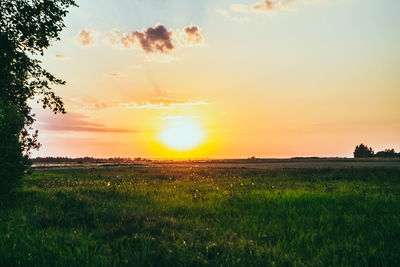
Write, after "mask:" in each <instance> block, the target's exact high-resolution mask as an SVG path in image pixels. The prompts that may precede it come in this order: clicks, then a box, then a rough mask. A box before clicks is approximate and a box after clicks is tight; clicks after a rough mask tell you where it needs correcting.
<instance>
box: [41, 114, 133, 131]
mask: <svg viewBox="0 0 400 267" xmlns="http://www.w3.org/2000/svg"><path fill="white" fill-rule="evenodd" d="M88 119H89V117H88V116H86V115H82V114H78V113H67V114H63V115H57V116H55V115H53V114H43V116H40V120H39V121H38V122H39V127H38V128H39V129H41V130H47V131H59V132H103V133H135V132H137V131H134V130H127V129H117V128H109V127H107V126H105V125H104V124H101V123H97V122H91V121H88Z"/></svg>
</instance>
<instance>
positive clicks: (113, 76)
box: [105, 71, 125, 78]
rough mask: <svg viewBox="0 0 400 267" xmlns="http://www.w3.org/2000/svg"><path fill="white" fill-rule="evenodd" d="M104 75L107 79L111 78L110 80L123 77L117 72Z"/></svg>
mask: <svg viewBox="0 0 400 267" xmlns="http://www.w3.org/2000/svg"><path fill="white" fill-rule="evenodd" d="M105 75H106V76H108V77H112V78H116V77H123V76H125V75H123V74H121V73H120V72H117V71H112V72H109V73H106V74H105Z"/></svg>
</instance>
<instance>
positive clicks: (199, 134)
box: [159, 118, 204, 151]
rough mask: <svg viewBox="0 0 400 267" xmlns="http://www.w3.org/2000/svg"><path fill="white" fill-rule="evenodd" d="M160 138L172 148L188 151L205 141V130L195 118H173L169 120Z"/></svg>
mask: <svg viewBox="0 0 400 267" xmlns="http://www.w3.org/2000/svg"><path fill="white" fill-rule="evenodd" d="M159 139H160V140H161V142H163V143H164V144H165V145H167V146H168V147H169V148H171V149H174V150H177V151H187V150H190V149H193V148H195V147H197V146H198V145H200V144H201V143H202V142H203V140H204V131H203V130H202V129H201V127H200V125H199V124H198V122H196V121H195V120H189V119H184V118H183V119H173V120H169V121H168V124H167V125H166V127H165V129H164V130H163V131H162V132H161V133H160V136H159Z"/></svg>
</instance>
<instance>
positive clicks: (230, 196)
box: [0, 164, 400, 266]
mask: <svg viewBox="0 0 400 267" xmlns="http://www.w3.org/2000/svg"><path fill="white" fill-rule="evenodd" d="M399 252H400V169H399V168H389V167H374V168H365V167H362V168H361V167H360V168H302V169H299V168H291V169H288V168H286V169H285V168H270V169H255V168H244V167H235V166H234V165H232V166H230V167H227V168H222V167H210V166H202V167H193V166H190V165H184V164H181V165H180V166H169V165H165V166H163V167H107V168H65V169H42V170H40V169H39V170H36V171H34V172H33V173H32V174H30V175H29V176H28V177H26V178H25V179H24V181H23V187H22V189H21V190H20V191H18V192H17V193H15V194H14V195H13V196H11V197H8V198H7V199H3V200H1V202H0V265H1V266H15V265H23V266H26V265H36V266H117V265H118V266H120V265H141V266H156V265H157V266H203V265H211V266H221V265H222V266H246V265H247V266H266V265H272V266H274V265H276V266H295V265H296V266H310V265H312V266H399V264H400V253H399Z"/></svg>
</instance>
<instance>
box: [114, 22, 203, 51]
mask: <svg viewBox="0 0 400 267" xmlns="http://www.w3.org/2000/svg"><path fill="white" fill-rule="evenodd" d="M203 39H204V38H203V36H202V35H201V33H200V28H199V27H198V26H196V25H192V26H187V27H185V28H183V30H172V29H170V30H167V29H166V28H165V27H164V25H161V24H156V25H155V26H154V27H149V28H147V29H143V30H141V31H133V32H131V33H122V32H120V31H119V30H113V31H112V36H111V37H110V38H109V42H110V44H112V45H122V46H123V47H124V48H131V47H138V48H140V49H141V50H143V51H144V52H145V53H146V54H147V55H154V54H155V55H170V54H171V53H172V52H173V51H174V50H176V49H177V46H179V45H181V46H185V45H189V44H199V43H202V42H203Z"/></svg>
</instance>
